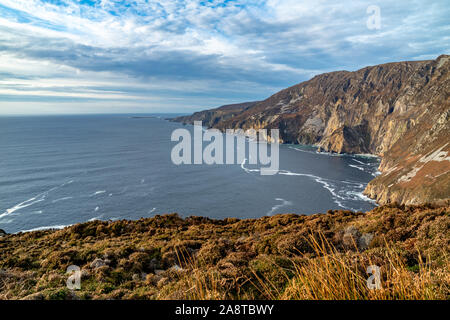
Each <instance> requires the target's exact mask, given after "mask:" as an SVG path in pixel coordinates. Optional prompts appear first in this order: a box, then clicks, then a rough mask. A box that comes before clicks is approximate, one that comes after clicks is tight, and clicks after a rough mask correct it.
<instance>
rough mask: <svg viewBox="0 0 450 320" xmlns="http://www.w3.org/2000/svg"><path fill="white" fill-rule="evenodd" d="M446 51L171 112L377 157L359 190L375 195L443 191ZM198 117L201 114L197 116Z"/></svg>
mask: <svg viewBox="0 0 450 320" xmlns="http://www.w3.org/2000/svg"><path fill="white" fill-rule="evenodd" d="M449 68H450V56H448V55H442V56H440V57H438V58H437V59H436V60H430V61H411V62H397V63H388V64H383V65H378V66H372V67H366V68H363V69H361V70H358V71H355V72H348V71H337V72H331V73H325V74H321V75H318V76H316V77H314V78H312V79H311V80H309V81H306V82H302V83H300V84H298V85H295V86H292V87H290V88H287V89H285V90H282V91H280V92H278V93H276V94H274V95H273V96H271V97H269V98H268V99H266V100H264V101H261V102H257V103H250V104H243V105H235V107H234V108H230V106H225V107H222V108H218V109H214V110H212V111H206V112H202V113H197V114H194V115H192V116H190V117H184V118H183V119H181V118H180V119H177V121H182V122H186V123H192V122H193V121H194V120H203V119H208V121H206V122H205V121H204V124H205V125H207V126H209V127H215V128H218V129H221V130H224V129H232V128H233V129H237V128H242V129H250V128H254V129H258V128H267V129H271V128H278V129H280V137H281V139H282V142H285V143H300V144H312V145H316V146H317V147H318V148H319V149H320V150H323V151H329V152H337V153H371V154H376V155H379V156H381V157H382V162H381V165H380V171H381V172H382V174H381V175H380V176H379V177H377V178H376V179H374V180H373V181H371V182H370V183H369V185H368V187H367V188H366V194H367V195H369V196H371V197H372V198H375V199H377V201H378V202H380V203H388V202H398V203H402V204H416V203H421V202H446V201H448V199H449V198H450V156H449V152H450V139H449V138H450V136H449V132H450V128H449V126H450V125H449V118H450V101H449V93H450V78H449ZM202 117H203V118H202Z"/></svg>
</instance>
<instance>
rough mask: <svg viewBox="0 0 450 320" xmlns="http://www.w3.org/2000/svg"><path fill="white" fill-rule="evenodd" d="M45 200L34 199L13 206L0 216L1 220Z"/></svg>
mask: <svg viewBox="0 0 450 320" xmlns="http://www.w3.org/2000/svg"><path fill="white" fill-rule="evenodd" d="M44 200H45V198H39V199H38V198H37V197H33V198H31V199H28V200H25V201H23V202H21V203H19V204H16V205H15V206H13V207H11V208H9V209H6V211H5V212H3V213H2V214H0V218H3V217H6V216H8V215H10V214H12V213H14V212H16V211H17V210H20V209H23V208H26V207H29V206H32V205H33V204H35V203H38V202H42V201H44Z"/></svg>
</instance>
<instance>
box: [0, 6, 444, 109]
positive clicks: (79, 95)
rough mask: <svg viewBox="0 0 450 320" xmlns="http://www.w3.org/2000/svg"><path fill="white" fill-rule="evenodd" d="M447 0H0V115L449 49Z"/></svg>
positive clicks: (183, 102)
mask: <svg viewBox="0 0 450 320" xmlns="http://www.w3.org/2000/svg"><path fill="white" fill-rule="evenodd" d="M449 17H450V3H449V2H448V0H443V1H412V0H408V1H400V0H397V1H384V0H383V1H375V0H374V1H349V0H341V1H321V0H315V1H300V0H266V1H254V0H249V1H242V0H235V1H233V0H221V1H220V0H211V1H208V0H203V1H198V0H186V1H179V0H161V1H153V0H134V1H119V0H0V114H3V115H4V114H72V113H154V112H155V113H156V112H167V113H168V112H175V113H177V112H182V113H190V112H193V111H198V110H203V109H208V108H212V107H217V106H220V105H224V104H229V103H237V102H244V101H254V100H262V99H265V98H267V97H268V96H270V95H272V94H273V93H275V92H277V91H279V90H281V89H283V88H286V87H288V86H291V85H294V84H297V83H299V82H302V81H305V80H308V79H310V78H311V77H313V76H314V75H317V74H320V73H324V72H329V71H336V70H350V71H352V70H357V69H360V68H362V67H365V66H368V65H376V64H380V63H386V62H392V61H402V60H425V59H434V58H436V57H437V56H439V55H441V54H448V53H450V18H449Z"/></svg>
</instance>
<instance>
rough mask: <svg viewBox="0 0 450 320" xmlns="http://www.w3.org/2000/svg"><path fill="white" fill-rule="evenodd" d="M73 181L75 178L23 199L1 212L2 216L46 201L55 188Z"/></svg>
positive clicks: (0, 216) (0, 215)
mask: <svg viewBox="0 0 450 320" xmlns="http://www.w3.org/2000/svg"><path fill="white" fill-rule="evenodd" d="M73 181H74V180H69V181H68V182H64V183H62V184H60V185H59V186H57V187H53V188H50V189H48V190H47V191H44V192H42V193H40V194H38V195H37V196H34V197H32V198H30V199H28V200H25V201H23V202H21V203H18V204H16V205H15V206H13V207H11V208H9V209H6V211H5V212H3V213H2V214H0V218H3V217H6V216H8V215H10V214H12V213H14V212H16V211H18V210H20V209H23V208H27V207H29V206H32V205H33V204H36V203H38V202H42V201H44V200H45V199H46V197H47V196H48V194H49V193H50V192H52V191H54V190H57V189H59V188H61V187H64V186H66V185H68V184H71V183H73Z"/></svg>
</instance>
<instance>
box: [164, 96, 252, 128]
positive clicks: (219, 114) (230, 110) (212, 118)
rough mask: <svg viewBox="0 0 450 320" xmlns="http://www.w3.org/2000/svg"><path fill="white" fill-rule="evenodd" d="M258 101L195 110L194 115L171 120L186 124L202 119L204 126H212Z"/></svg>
mask: <svg viewBox="0 0 450 320" xmlns="http://www.w3.org/2000/svg"><path fill="white" fill-rule="evenodd" d="M258 102H259V101H255V102H244V103H238V104H228V105H225V106H221V107H218V108H216V109H211V110H204V111H199V112H195V113H194V114H193V115H190V116H182V117H177V118H175V119H170V120H172V121H176V122H182V123H185V124H193V123H194V121H202V123H203V125H204V126H207V127H210V128H211V127H213V126H215V125H216V124H217V123H219V122H220V121H223V120H227V119H230V118H232V117H234V116H236V115H238V114H239V113H241V112H243V111H245V110H247V109H248V108H250V107H252V106H254V105H255V104H257V103H258Z"/></svg>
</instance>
